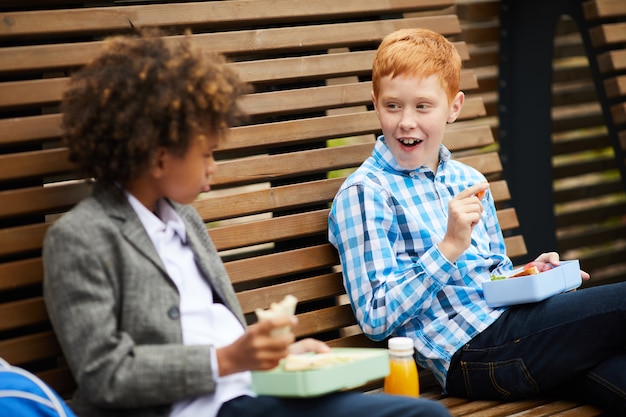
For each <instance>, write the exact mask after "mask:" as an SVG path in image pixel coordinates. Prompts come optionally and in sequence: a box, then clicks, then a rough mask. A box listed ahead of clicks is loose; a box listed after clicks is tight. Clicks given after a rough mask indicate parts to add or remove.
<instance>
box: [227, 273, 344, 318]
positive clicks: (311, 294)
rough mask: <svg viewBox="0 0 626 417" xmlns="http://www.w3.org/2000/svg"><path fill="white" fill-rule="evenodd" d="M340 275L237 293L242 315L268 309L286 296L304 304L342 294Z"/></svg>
mask: <svg viewBox="0 0 626 417" xmlns="http://www.w3.org/2000/svg"><path fill="white" fill-rule="evenodd" d="M344 293H345V290H344V288H343V283H342V279H341V273H339V272H335V273H331V274H324V275H319V276H315V277H312V278H304V279H299V280H297V281H292V282H286V283H283V284H278V285H272V286H267V287H261V288H257V289H253V290H247V291H241V292H239V293H237V297H238V298H239V302H240V303H241V308H242V309H243V312H244V314H248V313H252V312H254V310H255V309H256V308H269V306H270V305H271V304H272V303H276V302H279V301H281V300H282V299H283V297H284V296H285V295H286V294H291V295H293V296H294V297H296V298H297V299H298V303H299V304H301V303H306V302H309V301H316V300H320V299H324V298H329V297H335V296H338V295H340V294H344Z"/></svg>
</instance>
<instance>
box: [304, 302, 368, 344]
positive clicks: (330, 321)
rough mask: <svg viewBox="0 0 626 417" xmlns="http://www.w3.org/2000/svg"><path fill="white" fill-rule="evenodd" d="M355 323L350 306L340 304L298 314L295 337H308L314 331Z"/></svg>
mask: <svg viewBox="0 0 626 417" xmlns="http://www.w3.org/2000/svg"><path fill="white" fill-rule="evenodd" d="M354 324H356V319H355V318H354V313H353V312H352V307H350V306H349V305H341V306H336V307H328V308H322V309H319V310H316V311H311V312H308V313H303V314H298V326H297V327H296V328H295V329H294V333H295V334H296V337H299V338H300V337H310V336H314V335H315V334H316V333H321V332H326V331H329V330H337V329H341V328H343V327H347V326H352V325H354Z"/></svg>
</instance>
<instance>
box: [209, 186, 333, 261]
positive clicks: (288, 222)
mask: <svg viewBox="0 0 626 417" xmlns="http://www.w3.org/2000/svg"><path fill="white" fill-rule="evenodd" d="M244 198H245V197H244ZM328 212H329V209H323V210H317V211H312V212H305V213H298V214H293V215H289V216H281V217H274V218H271V219H264V220H259V221H255V222H247V223H241V224H234V225H228V226H222V227H217V228H213V229H210V230H209V235H210V236H211V239H212V240H213V243H214V244H215V246H216V247H217V250H220V251H221V250H228V249H233V248H239V247H243V246H251V245H258V244H261V243H267V242H278V241H281V240H285V239H295V238H300V237H305V236H310V235H312V234H319V233H324V232H325V231H326V229H327V227H328Z"/></svg>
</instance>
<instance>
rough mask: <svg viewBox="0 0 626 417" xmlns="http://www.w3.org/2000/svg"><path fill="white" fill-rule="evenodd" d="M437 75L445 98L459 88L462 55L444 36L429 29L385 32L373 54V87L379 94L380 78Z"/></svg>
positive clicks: (453, 95)
mask: <svg viewBox="0 0 626 417" xmlns="http://www.w3.org/2000/svg"><path fill="white" fill-rule="evenodd" d="M433 74H435V75H437V76H438V77H439V82H440V83H441V87H442V88H443V89H444V90H445V91H446V94H447V96H448V102H451V101H452V99H453V98H454V97H455V96H456V94H457V93H458V92H459V84H460V79H461V56H460V55H459V53H458V51H457V50H456V48H455V47H454V45H452V43H451V42H450V41H448V40H447V39H446V38H445V37H444V36H442V35H440V34H439V33H437V32H433V31H432V30H428V29H420V28H417V29H401V30H398V31H396V32H393V33H391V34H389V35H387V36H386V37H385V38H384V39H383V41H382V43H381V44H380V46H379V47H378V50H377V51H376V56H375V57H374V63H373V65H372V88H373V91H374V95H376V96H378V90H379V86H380V79H381V78H383V77H386V76H390V77H392V78H393V77H397V76H399V75H410V76H415V77H419V78H426V77H429V76H431V75H433Z"/></svg>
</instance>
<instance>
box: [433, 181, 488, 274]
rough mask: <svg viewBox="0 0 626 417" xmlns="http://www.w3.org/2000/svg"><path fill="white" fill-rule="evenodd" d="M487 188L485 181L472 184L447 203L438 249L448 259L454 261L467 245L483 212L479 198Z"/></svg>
mask: <svg viewBox="0 0 626 417" xmlns="http://www.w3.org/2000/svg"><path fill="white" fill-rule="evenodd" d="M488 188H489V184H488V183H486V182H483V183H480V184H476V185H473V186H471V187H468V188H466V189H465V190H463V191H461V192H460V193H459V194H458V195H457V196H456V197H454V198H453V199H452V201H450V204H448V228H447V230H446V234H445V236H444V237H443V240H442V241H441V242H440V243H439V250H440V251H441V253H443V255H444V256H445V257H446V258H447V259H448V260H449V261H450V262H454V261H456V260H457V258H458V257H459V256H461V254H462V253H463V252H464V251H465V250H466V249H467V248H468V247H469V245H470V242H471V236H472V229H473V228H474V226H475V225H476V224H478V222H479V221H480V217H481V215H482V213H483V205H482V202H481V198H479V197H478V196H477V194H478V195H481V196H482V195H483V194H484V192H485V191H486V190H487V189H488Z"/></svg>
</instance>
